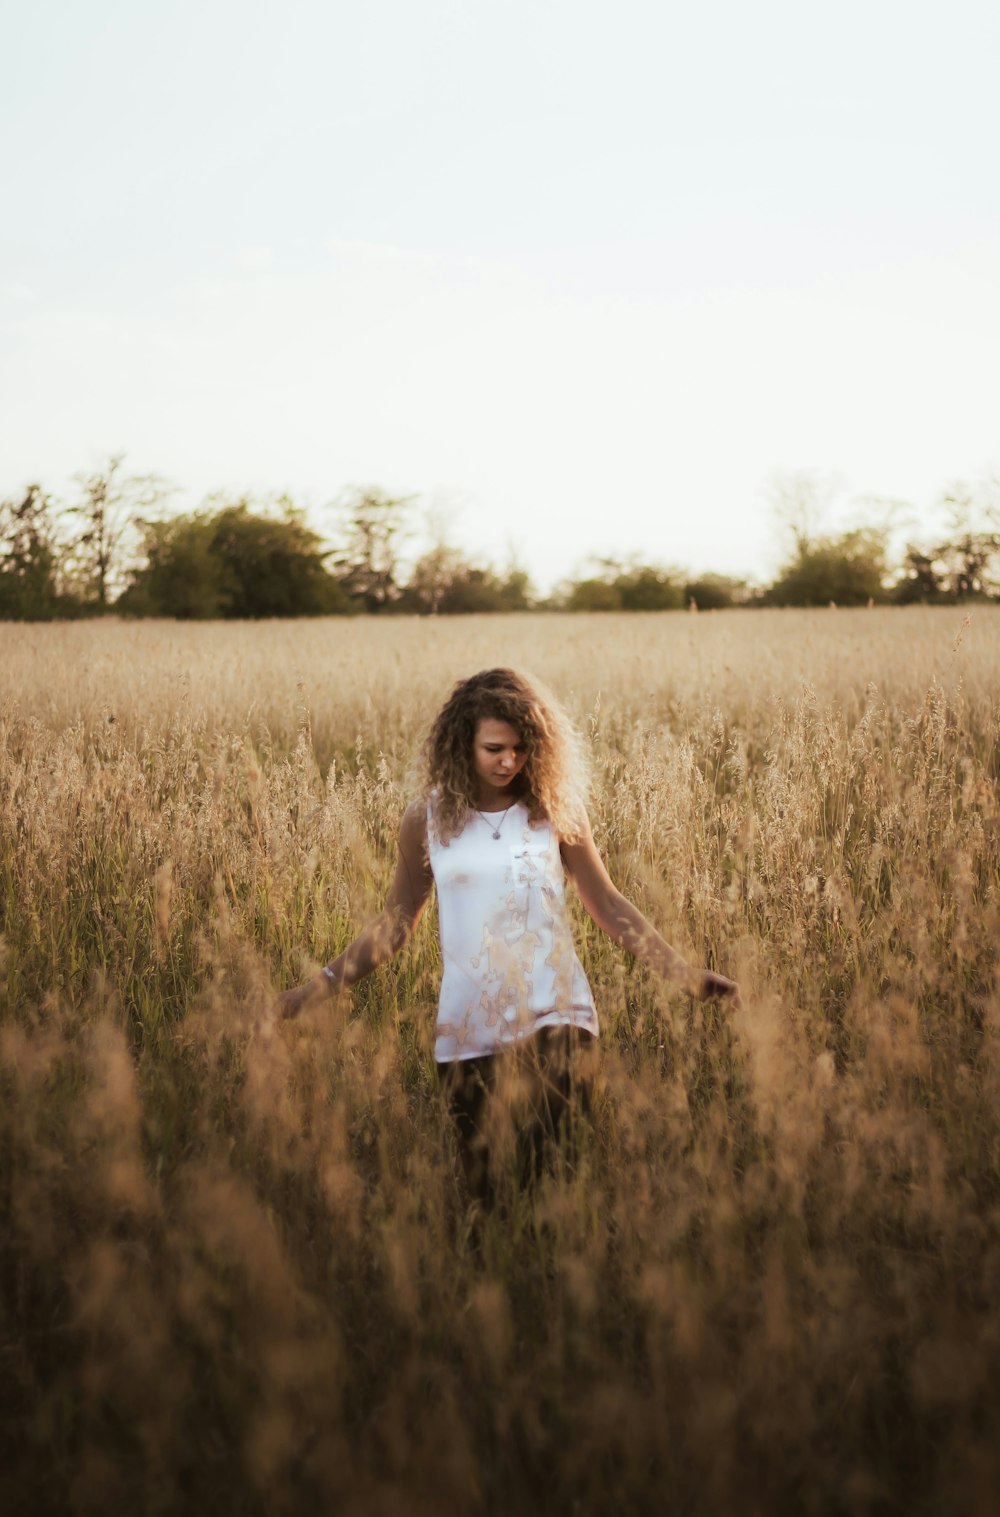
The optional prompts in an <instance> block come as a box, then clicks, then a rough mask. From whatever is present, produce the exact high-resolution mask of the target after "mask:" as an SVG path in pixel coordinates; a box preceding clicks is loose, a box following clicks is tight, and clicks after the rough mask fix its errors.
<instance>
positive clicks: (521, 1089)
mask: <svg viewBox="0 0 1000 1517" xmlns="http://www.w3.org/2000/svg"><path fill="white" fill-rule="evenodd" d="M596 1065H597V1039H596V1038H595V1037H593V1035H592V1034H591V1033H589V1032H584V1031H582V1030H581V1029H580V1028H579V1027H542V1028H540V1029H539V1030H538V1032H536V1033H532V1035H531V1036H530V1037H527V1038H523V1039H522V1040H521V1041H520V1042H518V1043H515V1044H512V1045H510V1046H509V1047H506V1048H501V1049H499V1050H498V1051H497V1052H496V1053H494V1054H487V1055H486V1056H484V1057H483V1058H478V1059H456V1060H455V1061H454V1062H453V1063H449V1064H439V1065H438V1066H437V1069H438V1077H439V1079H440V1081H441V1089H442V1091H443V1093H444V1097H445V1100H446V1102H447V1105H448V1110H449V1112H450V1113H451V1116H452V1119H453V1121H454V1123H455V1127H456V1130H457V1133H458V1140H459V1149H460V1152H461V1158H462V1168H463V1170H464V1172H465V1179H466V1182H467V1184H468V1187H469V1193H470V1196H471V1197H472V1199H473V1200H477V1201H480V1202H482V1203H483V1205H484V1206H491V1205H492V1204H493V1202H494V1201H495V1199H496V1193H497V1180H498V1177H499V1175H500V1174H501V1173H503V1172H505V1171H506V1172H507V1173H511V1172H513V1173H514V1174H515V1175H516V1176H517V1178H518V1181H519V1183H520V1185H521V1187H522V1188H527V1187H530V1186H531V1185H533V1184H534V1182H535V1181H536V1180H537V1179H538V1178H539V1177H540V1175H541V1174H542V1171H543V1170H544V1169H545V1167H546V1165H547V1164H551V1163H553V1162H554V1161H555V1158H556V1156H557V1155H558V1154H559V1153H560V1152H562V1153H564V1154H567V1155H568V1156H570V1157H572V1155H573V1152H574V1147H575V1137H576V1134H575V1130H574V1129H575V1125H576V1121H577V1120H578V1118H579V1117H580V1116H581V1115H585V1114H586V1112H587V1111H588V1110H589V1107H590V1092H591V1088H592V1085H593V1080H594V1071H595V1068H596Z"/></svg>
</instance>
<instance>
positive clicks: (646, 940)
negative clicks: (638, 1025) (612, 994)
mask: <svg viewBox="0 0 1000 1517" xmlns="http://www.w3.org/2000/svg"><path fill="white" fill-rule="evenodd" d="M561 852H562V859H563V863H564V865H565V866H566V873H567V874H568V875H569V876H570V878H571V879H572V881H573V883H574V884H575V885H576V888H577V890H578V891H579V893H580V899H581V901H582V902H583V904H584V908H585V910H586V912H587V915H588V916H589V917H590V918H591V920H592V921H593V922H595V923H596V924H597V926H598V927H600V929H601V931H602V932H606V933H607V934H608V937H609V938H611V940H612V942H615V943H617V944H618V945H619V947H621V948H624V949H626V950H627V951H628V952H629V953H630V954H632V955H633V957H635V958H637V959H639V960H640V961H641V962H642V963H643V964H648V965H649V967H650V969H653V970H655V971H656V973H657V974H659V975H662V977H663V978H664V979H665V980H670V981H671V982H672V983H673V984H675V985H680V986H681V987H682V988H683V989H684V990H686V991H687V993H688V995H691V996H695V997H696V998H697V999H698V1000H699V1001H707V1000H713V999H714V1000H722V999H727V1000H733V1001H736V1000H738V999H739V986H738V985H737V984H736V982H735V981H734V980H727V979H726V977H725V975H721V974H715V973H713V972H712V971H711V970H709V969H693V968H692V967H691V965H690V964H688V963H687V961H686V960H685V959H684V958H683V957H682V956H681V955H680V954H679V953H678V952H677V950H676V948H671V946H670V944H669V943H668V942H667V941H666V939H665V938H662V937H661V936H660V934H659V933H658V932H657V930H656V928H655V927H653V926H652V925H651V924H650V923H649V922H647V920H646V918H645V917H644V916H643V914H642V912H641V911H640V910H639V908H638V906H634V905H633V904H632V902H631V901H629V900H627V899H626V898H625V896H623V895H622V893H621V891H620V890H618V889H616V887H615V885H614V883H613V881H612V879H611V876H610V875H609V874H608V871H607V869H606V868H605V867H604V860H603V859H602V858H601V855H600V854H599V853H598V851H597V845H596V843H595V842H594V838H593V834H592V832H591V830H590V823H589V821H588V822H586V824H585V826H584V828H583V831H582V832H581V835H580V837H579V838H578V839H577V840H576V841H575V842H572V843H565V842H564V843H563V844H562V847H561Z"/></svg>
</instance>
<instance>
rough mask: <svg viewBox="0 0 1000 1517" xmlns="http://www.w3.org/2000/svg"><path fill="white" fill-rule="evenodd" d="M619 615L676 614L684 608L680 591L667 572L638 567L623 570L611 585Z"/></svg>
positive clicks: (646, 565) (672, 575)
mask: <svg viewBox="0 0 1000 1517" xmlns="http://www.w3.org/2000/svg"><path fill="white" fill-rule="evenodd" d="M613 583H614V586H615V588H616V589H617V591H618V593H619V596H620V597H621V606H622V610H623V611H677V610H679V608H680V607H681V606H683V605H684V590H683V587H682V586H681V585H680V584H679V583H678V580H677V576H676V574H675V573H674V571H673V570H671V569H657V568H655V567H653V566H652V565H650V564H639V565H636V566H634V567H633V568H631V569H627V570H624V571H623V572H622V573H620V574H619V575H618V576H617V577H616V578H615V580H614V581H613Z"/></svg>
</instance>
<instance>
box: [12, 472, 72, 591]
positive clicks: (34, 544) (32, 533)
mask: <svg viewBox="0 0 1000 1517" xmlns="http://www.w3.org/2000/svg"><path fill="white" fill-rule="evenodd" d="M57 568H58V556H57V546H56V536H55V528H54V526H53V521H52V500H51V498H50V497H49V496H48V495H46V494H45V492H44V491H43V490H42V487H41V485H28V487H27V489H26V490H25V492H24V494H23V496H22V497H21V498H20V500H4V501H0V618H2V619H3V620H5V621H47V620H48V619H49V618H51V617H53V616H56V615H57V614H58V613H59V610H60V606H61V601H60V596H59V592H58V583H57Z"/></svg>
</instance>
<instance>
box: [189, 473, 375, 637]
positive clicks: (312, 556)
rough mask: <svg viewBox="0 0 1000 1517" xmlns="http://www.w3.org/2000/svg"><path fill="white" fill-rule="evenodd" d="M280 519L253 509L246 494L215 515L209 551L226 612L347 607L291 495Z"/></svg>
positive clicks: (301, 612)
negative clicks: (218, 574) (219, 570)
mask: <svg viewBox="0 0 1000 1517" xmlns="http://www.w3.org/2000/svg"><path fill="white" fill-rule="evenodd" d="M281 504H282V510H283V515H282V517H281V518H279V519H275V518H272V517H269V516H264V515H260V514H255V513H254V512H253V511H252V510H251V504H250V502H249V501H248V500H245V499H244V500H240V501H238V502H237V503H236V504H235V505H232V506H227V507H225V508H224V509H223V510H221V511H220V512H218V514H217V515H216V516H215V517H214V518H213V522H212V527H213V531H212V554H213V556H214V557H215V558H216V559H217V560H218V561H219V563H220V564H221V566H222V571H223V574H224V576H225V579H224V585H225V593H226V597H227V615H229V616H233V617H247V618H254V619H256V618H259V617H265V616H319V615H323V614H325V613H328V612H337V611H346V610H348V609H349V602H348V600H347V597H346V596H345V595H344V592H343V589H342V588H341V587H339V586H338V585H337V583H336V581H335V580H334V579H333V578H332V576H331V575H330V574H329V573H328V571H327V568H326V565H325V562H324V560H325V559H326V557H327V556H328V554H327V551H326V550H324V549H323V547H322V546H321V542H320V538H319V536H318V534H317V533H315V532H313V531H312V530H311V528H309V527H307V526H306V525H305V522H304V521H303V519H302V516H301V513H299V512H298V511H297V510H296V509H295V508H294V507H293V506H292V505H291V503H290V502H289V501H287V500H285V501H283V502H282V503H281Z"/></svg>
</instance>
